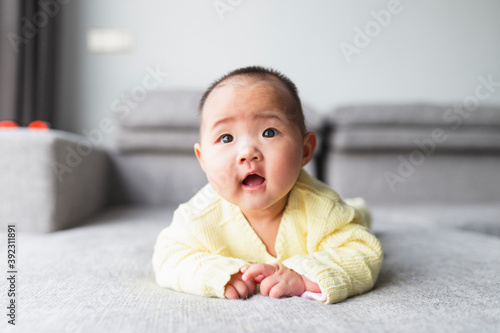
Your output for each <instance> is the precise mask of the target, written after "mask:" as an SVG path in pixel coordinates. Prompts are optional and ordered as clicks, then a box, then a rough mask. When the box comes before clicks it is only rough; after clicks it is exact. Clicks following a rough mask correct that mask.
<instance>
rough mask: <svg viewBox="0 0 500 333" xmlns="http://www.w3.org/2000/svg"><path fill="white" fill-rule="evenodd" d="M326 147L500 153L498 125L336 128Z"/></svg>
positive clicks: (362, 149)
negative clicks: (448, 127) (481, 126)
mask: <svg viewBox="0 0 500 333" xmlns="http://www.w3.org/2000/svg"><path fill="white" fill-rule="evenodd" d="M499 113H500V111H499ZM329 146H330V149H334V150H337V151H339V150H342V151H368V152H373V151H409V152H411V151H412V150H421V151H422V152H423V153H424V154H426V155H430V154H433V153H435V152H447V151H450V152H461V151H468V152H471V151H472V152H500V127H484V128H480V127H473V128H461V129H457V130H452V129H445V128H440V127H434V128H433V127H428V128H427V127H415V126H399V127H394V126H389V125H380V126H377V127H369V126H356V127H338V128H337V129H336V131H335V134H334V135H331V136H330V139H329Z"/></svg>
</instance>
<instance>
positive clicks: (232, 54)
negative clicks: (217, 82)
mask: <svg viewBox="0 0 500 333" xmlns="http://www.w3.org/2000/svg"><path fill="white" fill-rule="evenodd" d="M220 1H221V2H223V3H226V4H227V3H229V4H231V3H232V4H236V5H235V6H233V7H234V9H233V10H232V11H228V12H225V13H224V15H223V17H224V20H221V19H220V17H219V15H218V13H217V11H216V10H215V8H214V2H215V1H214V0H176V1H167V0H142V1H141V0H129V1H124V0H73V1H72V2H70V3H69V4H67V5H64V8H63V9H64V10H63V28H62V29H63V36H62V38H63V41H64V47H63V49H62V50H61V57H62V58H61V60H60V61H61V68H62V73H61V80H60V90H59V97H60V100H59V108H58V113H59V115H58V122H57V123H56V126H57V127H59V128H62V129H66V130H69V131H74V132H78V133H81V132H82V131H83V130H87V131H90V130H92V129H93V128H97V127H98V126H99V122H100V120H102V119H105V118H110V117H111V105H112V103H113V101H116V100H117V99H118V98H120V96H122V97H123V93H127V92H130V91H132V90H133V89H134V87H137V86H138V85H140V84H142V80H143V78H144V77H145V76H146V74H147V68H148V67H149V68H154V67H156V66H159V67H160V68H161V69H162V71H165V72H168V73H169V75H168V77H166V78H165V79H164V80H163V82H162V84H161V86H160V88H164V89H169V88H180V87H183V88H184V87H194V88H200V89H203V88H205V87H206V86H207V85H208V84H209V83H210V82H211V81H213V80H214V79H216V78H217V77H219V76H220V75H222V74H224V73H225V72H227V71H229V70H231V69H234V68H236V67H239V66H246V65H253V64H260V65H265V66H272V67H275V68H277V69H279V70H281V71H282V72H284V73H285V74H286V75H288V76H289V77H290V78H291V79H292V80H294V81H295V83H296V84H297V86H298V87H299V91H300V94H301V96H302V99H303V101H305V102H307V103H308V104H309V105H312V106H313V107H315V108H316V109H317V110H318V111H319V112H328V111H329V110H331V109H332V108H334V107H336V106H339V105H345V104H351V103H369V102H421V101H424V102H437V103H455V102H462V101H463V100H464V99H465V98H466V97H467V96H470V95H473V94H474V89H475V87H476V86H477V85H478V84H479V81H478V77H479V76H482V77H484V78H487V77H488V76H490V75H491V76H492V78H493V80H494V81H496V82H500V39H499V35H500V19H499V15H500V1H497V0H477V1H466V0H442V1H432V0H424V1H411V0H401V1H399V3H400V5H399V6H398V7H397V8H398V13H397V14H393V15H392V16H391V21H390V23H389V24H388V25H387V26H386V27H381V29H380V31H379V32H378V34H374V37H373V38H371V40H370V43H369V45H368V46H366V47H364V48H359V53H358V54H353V55H352V57H351V62H348V61H347V59H346V57H345V56H344V54H343V53H342V51H341V47H340V45H342V43H348V44H351V45H353V46H355V43H354V39H355V36H356V32H355V28H356V27H358V28H360V29H365V27H366V25H368V26H371V25H373V22H375V19H374V17H373V15H372V14H371V13H372V11H376V12H378V11H380V10H383V9H387V8H388V6H389V3H391V1H392V3H394V1H395V0H383V1H382V0H376V1H339V0H335V1H328V0H308V1H305V0H304V1H299V0H294V1H291V0H241V1H240V0H220ZM238 3H239V4H238ZM391 8H392V7H391ZM96 27H104V28H128V29H131V30H132V31H133V33H134V34H135V37H136V46H135V48H134V49H133V51H132V52H129V53H121V54H92V53H90V52H88V51H87V49H86V45H85V38H86V32H87V30H88V29H90V28H96ZM372 28H377V27H376V26H373V27H372ZM374 31H375V30H374ZM375 33H377V31H375ZM344 45H345V44H344ZM358 45H359V43H358ZM483 103H484V104H494V105H500V86H498V87H496V88H495V91H494V92H493V94H492V95H491V96H490V97H489V98H488V99H487V100H485V101H483ZM110 135H112V134H110Z"/></svg>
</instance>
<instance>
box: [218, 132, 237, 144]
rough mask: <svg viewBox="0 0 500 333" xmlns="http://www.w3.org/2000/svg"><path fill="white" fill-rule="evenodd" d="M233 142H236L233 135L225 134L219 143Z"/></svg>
mask: <svg viewBox="0 0 500 333" xmlns="http://www.w3.org/2000/svg"><path fill="white" fill-rule="evenodd" d="M233 140H234V138H233V136H232V135H231V134H223V135H221V136H220V138H219V142H222V143H230V142H233Z"/></svg>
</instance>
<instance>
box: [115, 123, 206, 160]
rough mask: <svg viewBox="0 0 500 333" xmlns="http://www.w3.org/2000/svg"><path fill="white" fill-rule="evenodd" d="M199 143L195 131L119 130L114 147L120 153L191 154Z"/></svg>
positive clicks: (178, 129)
mask: <svg viewBox="0 0 500 333" xmlns="http://www.w3.org/2000/svg"><path fill="white" fill-rule="evenodd" d="M196 142H199V131H198V130H197V129H180V128H176V129H160V130H151V129H150V130H132V131H131V130H126V129H122V130H120V133H119V135H117V137H116V139H115V145H116V148H117V150H118V151H119V152H120V153H124V154H130V153H137V152H167V153H176V152H183V153H192V154H194V144H195V143H196Z"/></svg>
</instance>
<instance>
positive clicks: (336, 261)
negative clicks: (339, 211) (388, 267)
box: [283, 223, 383, 303]
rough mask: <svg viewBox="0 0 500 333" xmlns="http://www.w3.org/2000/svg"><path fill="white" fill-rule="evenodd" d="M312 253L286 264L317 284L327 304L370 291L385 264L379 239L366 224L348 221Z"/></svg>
mask: <svg viewBox="0 0 500 333" xmlns="http://www.w3.org/2000/svg"><path fill="white" fill-rule="evenodd" d="M316 248H317V251H316V252H313V253H310V254H309V255H299V256H295V257H291V258H289V259H287V260H285V261H283V264H284V265H285V266H287V267H289V268H291V269H293V270H294V271H296V272H298V273H300V274H303V275H305V276H306V277H308V278H310V279H311V280H312V281H315V282H317V283H318V285H319V287H320V288H321V292H322V293H323V295H325V296H326V303H336V302H340V301H342V300H344V299H346V298H347V297H350V296H353V295H357V294H361V293H363V292H365V291H368V290H370V289H371V288H372V287H373V285H374V284H375V281H376V280H377V276H378V273H379V271H380V267H381V264H382V258H383V254H382V247H381V245H380V242H379V241H378V240H377V239H376V238H375V236H373V235H372V234H371V233H370V232H369V231H368V230H367V229H366V228H365V227H363V226H361V225H359V224H355V223H348V224H346V225H344V226H342V227H340V228H339V229H338V230H336V231H335V232H333V233H332V234H330V235H328V236H326V237H324V239H323V240H322V241H321V242H320V243H319V244H318V246H317V247H316Z"/></svg>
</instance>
